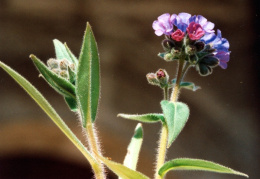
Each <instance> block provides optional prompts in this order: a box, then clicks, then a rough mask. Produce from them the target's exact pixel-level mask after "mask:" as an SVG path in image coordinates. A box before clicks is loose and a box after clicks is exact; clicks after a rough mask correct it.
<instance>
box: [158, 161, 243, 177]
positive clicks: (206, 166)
mask: <svg viewBox="0 0 260 179" xmlns="http://www.w3.org/2000/svg"><path fill="white" fill-rule="evenodd" d="M170 170H200V171H208V172H217V173H227V174H235V175H241V176H245V177H248V175H247V174H244V173H241V172H238V171H235V170H233V169H231V168H228V167H225V166H223V165H220V164H217V163H214V162H211V161H206V160H200V159H191V158H178V159H174V160H171V161H168V162H166V163H165V164H164V165H163V166H162V167H161V168H160V170H159V172H158V173H159V175H160V176H161V177H163V176H164V175H165V174H166V173H167V172H168V171H170Z"/></svg>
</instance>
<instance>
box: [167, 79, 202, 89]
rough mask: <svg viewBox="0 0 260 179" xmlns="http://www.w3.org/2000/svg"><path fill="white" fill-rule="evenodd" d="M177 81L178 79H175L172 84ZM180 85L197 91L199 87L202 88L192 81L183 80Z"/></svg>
mask: <svg viewBox="0 0 260 179" xmlns="http://www.w3.org/2000/svg"><path fill="white" fill-rule="evenodd" d="M175 83H176V79H173V80H172V84H171V86H174V84H175ZM180 87H181V88H184V89H188V90H192V91H197V90H198V89H201V87H200V86H196V85H195V84H194V83H192V82H181V84H180Z"/></svg>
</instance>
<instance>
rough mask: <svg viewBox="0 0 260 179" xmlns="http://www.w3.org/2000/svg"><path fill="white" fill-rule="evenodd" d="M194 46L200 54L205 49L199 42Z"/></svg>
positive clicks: (202, 43)
mask: <svg viewBox="0 0 260 179" xmlns="http://www.w3.org/2000/svg"><path fill="white" fill-rule="evenodd" d="M194 45H195V47H196V49H197V51H198V52H200V51H201V50H203V49H204V47H205V44H204V42H200V41H198V42H196V43H195V44H194Z"/></svg>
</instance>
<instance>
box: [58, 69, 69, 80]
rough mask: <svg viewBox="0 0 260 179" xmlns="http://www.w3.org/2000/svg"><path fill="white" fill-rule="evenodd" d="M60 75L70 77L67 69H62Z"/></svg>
mask: <svg viewBox="0 0 260 179" xmlns="http://www.w3.org/2000/svg"><path fill="white" fill-rule="evenodd" d="M60 76H61V77H62V78H65V79H68V77H69V75H68V72H67V71H66V70H62V71H61V72H60Z"/></svg>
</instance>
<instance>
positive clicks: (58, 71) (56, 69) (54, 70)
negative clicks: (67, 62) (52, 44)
mask: <svg viewBox="0 0 260 179" xmlns="http://www.w3.org/2000/svg"><path fill="white" fill-rule="evenodd" d="M51 71H52V72H53V73H55V74H57V75H59V74H60V69H58V68H53V69H52V70H51Z"/></svg>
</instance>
